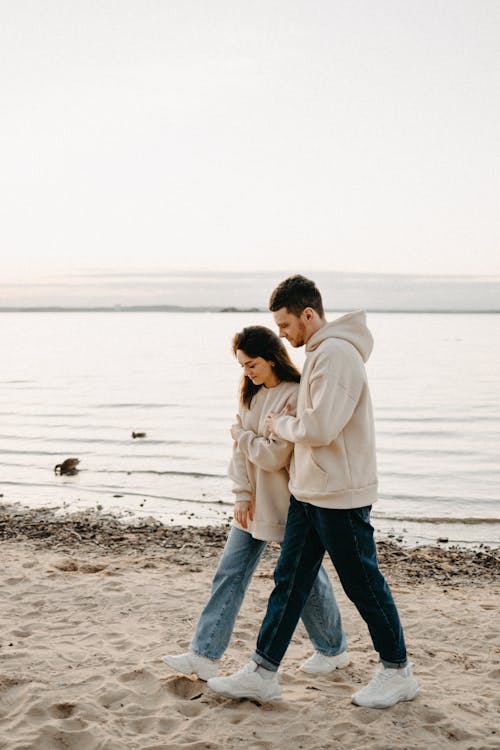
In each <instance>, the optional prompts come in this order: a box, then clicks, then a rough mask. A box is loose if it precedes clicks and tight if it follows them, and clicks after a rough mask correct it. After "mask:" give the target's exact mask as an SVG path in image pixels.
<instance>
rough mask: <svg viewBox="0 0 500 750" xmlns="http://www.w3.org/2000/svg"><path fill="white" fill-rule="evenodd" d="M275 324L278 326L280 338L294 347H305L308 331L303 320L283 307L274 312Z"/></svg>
mask: <svg viewBox="0 0 500 750" xmlns="http://www.w3.org/2000/svg"><path fill="white" fill-rule="evenodd" d="M273 318H274V322H275V323H276V325H277V326H278V329H279V334H280V338H282V339H283V338H284V339H287V341H289V342H290V343H291V345H292V346H294V347H298V346H304V344H305V343H306V340H307V330H306V326H305V324H304V322H303V321H302V320H301V318H297V316H296V315H293V313H291V312H288V310H287V308H286V307H281V308H280V309H279V310H276V312H273Z"/></svg>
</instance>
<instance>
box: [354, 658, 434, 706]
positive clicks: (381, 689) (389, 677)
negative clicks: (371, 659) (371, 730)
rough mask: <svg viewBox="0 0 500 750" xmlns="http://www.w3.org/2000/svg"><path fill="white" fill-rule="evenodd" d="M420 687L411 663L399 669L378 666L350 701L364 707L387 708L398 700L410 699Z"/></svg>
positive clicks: (416, 693)
mask: <svg viewBox="0 0 500 750" xmlns="http://www.w3.org/2000/svg"><path fill="white" fill-rule="evenodd" d="M419 691H420V688H419V686H418V683H417V681H416V679H415V678H414V676H413V671H412V668H411V665H410V664H408V666H406V667H400V668H399V669H388V668H386V667H384V666H382V665H381V666H380V667H379V669H378V672H377V673H376V674H375V677H374V678H373V679H372V680H371V681H370V682H369V683H368V685H367V686H366V687H364V688H362V689H361V690H358V692H357V693H354V695H353V696H352V702H353V703H355V704H356V705H357V706H365V707H366V708H388V707H389V706H394V704H395V703H399V702H400V701H412V700H413V699H414V698H415V696H416V695H418V693H419Z"/></svg>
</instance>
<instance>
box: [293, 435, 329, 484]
mask: <svg viewBox="0 0 500 750" xmlns="http://www.w3.org/2000/svg"><path fill="white" fill-rule="evenodd" d="M294 467H295V477H294V482H293V483H294V485H295V487H296V488H297V489H303V490H304V491H309V492H326V489H327V485H328V473H327V472H326V471H325V470H324V469H323V467H322V466H321V465H320V463H319V462H318V459H317V457H316V456H315V455H314V448H310V447H309V446H302V445H299V444H296V446H295V454H294Z"/></svg>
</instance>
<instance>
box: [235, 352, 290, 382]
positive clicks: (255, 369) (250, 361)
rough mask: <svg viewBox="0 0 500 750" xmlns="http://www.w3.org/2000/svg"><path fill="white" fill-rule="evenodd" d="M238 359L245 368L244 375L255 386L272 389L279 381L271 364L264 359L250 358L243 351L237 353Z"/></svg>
mask: <svg viewBox="0 0 500 750" xmlns="http://www.w3.org/2000/svg"><path fill="white" fill-rule="evenodd" d="M236 359H237V360H238V362H239V363H240V365H241V366H242V368H243V372H244V374H245V375H246V376H247V377H248V378H250V380H251V381H252V383H253V384H254V385H264V386H266V388H272V387H273V385H277V384H278V382H279V380H278V378H277V377H276V373H275V372H274V367H273V366H272V364H271V363H270V362H268V361H267V360H266V359H263V358H262V357H249V356H248V354H246V353H245V352H244V351H242V350H241V349H238V351H237V352H236Z"/></svg>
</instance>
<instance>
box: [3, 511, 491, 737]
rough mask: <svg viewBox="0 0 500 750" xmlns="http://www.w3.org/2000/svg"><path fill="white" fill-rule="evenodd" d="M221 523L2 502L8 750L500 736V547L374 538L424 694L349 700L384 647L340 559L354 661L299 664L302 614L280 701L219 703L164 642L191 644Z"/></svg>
mask: <svg viewBox="0 0 500 750" xmlns="http://www.w3.org/2000/svg"><path fill="white" fill-rule="evenodd" d="M225 534H226V529H224V528H211V527H207V528H202V529H193V528H184V529H182V528H179V527H177V528H168V527H165V526H161V525H160V524H158V523H156V522H154V521H153V520H152V519H151V520H148V521H146V522H145V523H143V524H141V525H140V526H124V525H122V523H120V522H119V521H118V520H116V519H114V518H113V517H110V516H103V515H101V514H99V513H92V514H88V513H86V514H84V515H80V516H72V517H69V518H62V517H60V516H55V515H54V514H53V513H52V512H51V511H50V510H47V511H22V510H21V509H19V508H17V507H7V506H4V507H1V508H0V539H2V544H1V547H0V550H1V553H0V554H1V569H2V576H1V580H0V588H1V601H2V609H1V614H0V617H1V629H0V633H1V635H0V748H1V749H2V750H126V749H127V750H128V749H131V750H132V749H134V750H184V749H186V750H187V749H188V748H189V750H215V748H231V749H232V748H245V750H266V749H267V748H269V750H270V749H271V748H272V749H273V750H284V749H285V748H286V749H287V750H292V748H293V749H294V750H295V749H297V750H298V749H301V748H304V750H306V749H308V750H327V749H328V748H338V749H339V750H350V748H357V749H359V750H362V749H363V748H366V749H367V750H392V749H396V748H398V749H400V748H404V749H405V750H411V749H413V748H415V749H416V748H419V749H420V748H426V749H427V748H435V749H436V750H441V748H448V747H449V748H452V747H453V748H456V750H462V749H463V750H481V749H484V750H486V749H491V750H493V748H499V747H500V719H499V708H500V691H499V690H498V685H499V678H500V663H499V662H500V659H499V655H500V637H499V631H500V625H499V622H500V618H499V616H498V606H499V600H500V586H499V583H498V571H499V560H498V550H496V551H495V550H492V549H483V550H478V551H464V550H457V549H455V550H444V549H440V548H437V547H427V548H419V549H417V550H412V549H408V548H405V547H400V546H396V545H394V544H392V543H391V542H389V541H386V542H382V543H380V544H379V555H380V564H381V568H382V570H383V571H384V573H385V574H386V576H387V578H388V580H389V582H390V584H391V586H392V589H393V592H394V595H395V598H396V600H397V603H398V606H399V609H400V612H401V616H402V620H403V624H404V626H405V630H406V638H407V643H408V646H409V651H410V656H411V660H412V661H413V662H414V663H415V675H416V677H417V679H418V680H419V682H420V684H421V688H422V692H421V695H420V696H419V697H418V698H417V699H416V700H415V701H413V702H411V703H406V704H400V705H397V706H395V707H393V708H391V709H388V710H385V711H380V710H373V709H364V708H358V707H356V706H354V705H352V704H351V703H350V696H351V694H352V692H354V691H355V690H356V689H358V688H359V686H361V685H362V684H364V683H365V682H366V681H367V680H368V679H369V677H370V676H371V673H372V671H373V670H374V668H375V666H376V655H375V653H374V651H373V649H372V647H371V643H370V641H369V638H368V634H367V631H366V627H365V625H364V623H363V622H362V621H361V619H360V618H359V616H358V614H357V612H356V611H355V610H354V608H353V606H352V605H351V603H350V602H349V601H348V600H347V599H346V597H345V596H344V594H343V592H342V591H341V589H340V585H339V584H338V580H337V578H336V575H335V572H334V571H333V569H332V568H331V566H330V564H329V563H327V568H328V570H329V572H330V573H331V576H332V580H333V582H334V586H335V589H336V592H337V595H338V599H339V603H340V606H341V609H342V612H343V616H344V624H345V628H346V632H347V634H348V638H349V651H350V653H351V657H352V661H351V664H350V665H349V666H348V667H347V668H345V669H343V670H341V671H338V672H336V673H334V674H333V675H331V676H325V677H313V676H311V675H306V674H304V673H302V672H300V671H298V670H297V667H298V666H299V664H300V663H301V661H302V660H303V659H304V658H305V657H306V656H308V655H309V654H310V653H311V646H310V644H309V642H308V640H307V637H306V635H305V632H304V630H303V628H302V626H301V625H299V628H298V629H297V631H296V633H295V637H294V640H293V643H292V645H291V647H290V649H289V651H288V653H287V655H286V658H285V661H284V663H283V666H282V670H281V683H282V689H283V700H282V701H281V702H279V703H273V704H261V703H259V702H257V701H251V700H240V701H230V700H227V699H223V698H220V697H218V696H217V695H215V694H214V693H212V692H211V691H210V690H209V689H208V688H207V686H206V684H205V683H204V682H201V681H199V680H197V679H195V678H188V677H184V676H180V675H176V674H175V673H173V672H171V671H170V670H169V669H168V668H167V667H166V665H164V664H163V662H162V661H161V656H162V655H163V654H164V653H168V652H170V653H176V652H180V651H181V650H184V649H185V648H186V647H187V645H188V642H189V638H190V634H191V631H192V628H193V624H194V622H195V620H196V618H197V615H198V613H199V611H200V608H201V607H202V605H203V604H204V602H205V599H206V596H207V593H208V589H209V585H210V581H211V576H212V574H213V571H214V569H215V565H216V562H217V558H218V555H219V553H220V549H221V546H222V544H223V541H224V538H225ZM277 552H278V547H276V546H272V547H270V548H269V549H268V550H267V552H266V555H265V557H264V559H263V561H262V563H261V566H260V568H259V570H258V573H257V576H256V577H255V579H254V581H253V584H252V586H251V589H250V591H249V594H248V596H247V599H246V601H245V604H244V607H243V610H242V612H241V614H240V617H239V619H238V621H237V625H236V629H235V633H234V636H233V640H232V643H231V646H230V649H229V650H228V652H227V654H226V656H225V658H224V659H223V660H222V663H221V671H223V672H231V671H234V670H235V669H236V668H238V667H239V666H241V665H243V664H244V663H245V661H247V659H248V656H249V655H250V654H251V652H252V649H253V646H254V643H255V637H256V634H257V630H258V626H259V624H260V619H261V616H262V614H263V612H264V608H265V604H266V601H267V597H268V594H269V592H270V591H271V589H272V585H273V581H272V571H273V567H274V561H275V559H276V556H277Z"/></svg>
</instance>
